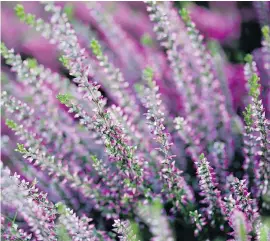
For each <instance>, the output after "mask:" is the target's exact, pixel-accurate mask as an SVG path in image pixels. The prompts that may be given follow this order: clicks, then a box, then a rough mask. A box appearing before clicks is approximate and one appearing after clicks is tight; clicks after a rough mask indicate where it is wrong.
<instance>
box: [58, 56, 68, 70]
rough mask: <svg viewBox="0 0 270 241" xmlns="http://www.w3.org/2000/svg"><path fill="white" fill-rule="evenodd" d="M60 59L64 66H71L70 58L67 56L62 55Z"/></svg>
mask: <svg viewBox="0 0 270 241" xmlns="http://www.w3.org/2000/svg"><path fill="white" fill-rule="evenodd" d="M59 61H60V62H61V63H62V64H63V66H65V67H66V68H68V66H69V59H68V58H67V57H65V56H63V55H62V56H60V58H59Z"/></svg>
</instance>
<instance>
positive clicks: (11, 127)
mask: <svg viewBox="0 0 270 241" xmlns="http://www.w3.org/2000/svg"><path fill="white" fill-rule="evenodd" d="M6 125H7V126H8V127H9V128H10V129H11V130H14V129H16V128H17V126H18V125H17V124H16V123H15V122H14V121H13V120H9V119H6Z"/></svg>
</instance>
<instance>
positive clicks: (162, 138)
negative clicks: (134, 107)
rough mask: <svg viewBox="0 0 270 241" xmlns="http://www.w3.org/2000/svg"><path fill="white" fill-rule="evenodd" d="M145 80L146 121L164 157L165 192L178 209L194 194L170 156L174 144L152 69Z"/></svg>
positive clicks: (162, 170)
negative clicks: (166, 127) (165, 119)
mask: <svg viewBox="0 0 270 241" xmlns="http://www.w3.org/2000/svg"><path fill="white" fill-rule="evenodd" d="M143 78H144V80H145V83H146V86H144V87H143V86H142V88H140V90H139V95H140V97H141V101H142V103H143V105H144V106H145V107H146V108H147V113H146V119H147V120H148V125H149V127H150V128H151V132H152V134H153V135H154V136H155V137H154V139H155V141H156V142H157V143H158V145H159V148H157V150H158V151H159V152H160V153H161V154H162V155H163V156H164V158H163V160H162V161H161V163H160V170H159V175H160V177H161V179H162V181H163V184H164V189H163V190H164V191H165V192H168V193H167V194H168V198H169V199H171V200H172V201H173V203H174V205H175V206H176V208H177V209H178V208H180V206H181V203H182V202H183V203H184V202H185V201H186V200H188V201H191V202H192V201H193V200H194V197H193V193H192V192H191V190H190V188H189V186H188V185H187V183H186V181H185V180H184V178H183V177H182V176H181V174H182V172H181V171H180V170H179V169H178V168H177V167H175V161H174V160H173V158H174V156H172V155H171V154H170V151H171V146H172V145H173V144H172V143H171V142H170V134H169V133H167V132H166V131H165V126H164V113H163V110H162V101H161V99H160V94H159V93H158V89H159V88H158V86H157V85H156V83H155V81H154V80H153V71H152V69H150V68H148V69H146V70H145V71H144V74H143Z"/></svg>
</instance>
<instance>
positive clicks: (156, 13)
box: [146, 1, 200, 117]
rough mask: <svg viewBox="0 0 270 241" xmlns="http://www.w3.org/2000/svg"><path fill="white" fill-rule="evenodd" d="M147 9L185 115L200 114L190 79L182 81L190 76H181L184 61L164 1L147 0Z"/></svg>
mask: <svg viewBox="0 0 270 241" xmlns="http://www.w3.org/2000/svg"><path fill="white" fill-rule="evenodd" d="M146 4H147V11H148V13H149V17H150V20H151V21H152V22H154V23H155V25H154V31H155V32H156V35H157V39H158V40H159V41H160V43H161V45H162V46H163V47H164V48H165V49H166V53H167V58H168V60H169V61H170V67H171V69H172V71H173V79H174V81H175V85H176V86H177V88H178V90H179V92H180V93H181V95H182V97H183V99H184V101H183V103H184V107H185V111H186V115H187V116H190V115H191V116H194V117H195V116H196V115H200V113H199V111H200V110H199V109H198V104H199V102H198V100H197V99H196V94H194V91H195V87H194V86H193V85H192V83H191V82H190V81H184V78H186V79H187V80H190V76H183V75H184V73H183V71H184V67H185V66H184V62H183V61H181V57H182V56H181V53H180V52H179V51H178V49H179V47H180V46H179V43H178V42H177V39H176V38H177V35H176V33H175V32H174V31H173V28H172V27H173V26H172V25H171V23H170V22H169V16H168V15H167V13H166V9H165V6H163V4H164V3H156V2H155V1H147V2H146Z"/></svg>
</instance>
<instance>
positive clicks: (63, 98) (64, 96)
mask: <svg viewBox="0 0 270 241" xmlns="http://www.w3.org/2000/svg"><path fill="white" fill-rule="evenodd" d="M56 98H57V99H58V100H59V101H60V102H61V103H62V104H65V105H68V104H69V103H70V100H71V99H72V98H73V97H72V95H70V94H60V93H59V94H58V95H57V96H56Z"/></svg>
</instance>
